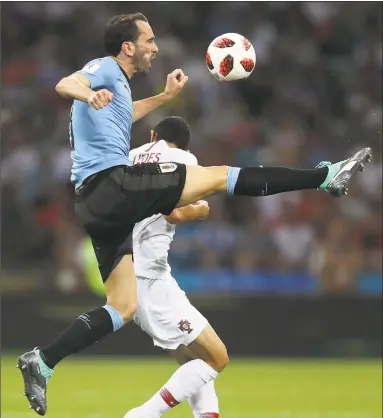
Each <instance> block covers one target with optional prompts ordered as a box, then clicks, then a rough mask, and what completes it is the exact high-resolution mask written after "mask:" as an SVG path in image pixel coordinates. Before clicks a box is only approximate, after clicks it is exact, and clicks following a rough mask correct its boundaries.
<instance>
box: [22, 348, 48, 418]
mask: <svg viewBox="0 0 383 418" xmlns="http://www.w3.org/2000/svg"><path fill="white" fill-rule="evenodd" d="M16 367H17V368H18V369H19V370H20V372H21V374H22V376H23V380H24V396H26V397H27V399H28V402H29V405H30V407H29V408H30V409H33V410H34V411H35V412H36V413H37V414H39V415H45V413H46V411H44V410H43V408H42V407H41V406H40V405H37V404H36V403H35V395H32V393H33V383H32V382H33V377H32V374H31V371H30V368H29V364H28V362H27V361H26V360H24V359H23V357H22V356H21V357H19V359H18V361H17V365H16Z"/></svg>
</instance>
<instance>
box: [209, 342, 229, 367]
mask: <svg viewBox="0 0 383 418" xmlns="http://www.w3.org/2000/svg"><path fill="white" fill-rule="evenodd" d="M228 364H229V355H228V353H227V350H226V347H225V346H223V347H222V348H221V349H220V350H219V352H217V353H216V355H215V356H214V358H213V359H212V360H211V363H210V366H211V367H213V369H214V370H216V371H217V372H219V373H220V372H222V370H224V369H225V368H226V366H227V365H228Z"/></svg>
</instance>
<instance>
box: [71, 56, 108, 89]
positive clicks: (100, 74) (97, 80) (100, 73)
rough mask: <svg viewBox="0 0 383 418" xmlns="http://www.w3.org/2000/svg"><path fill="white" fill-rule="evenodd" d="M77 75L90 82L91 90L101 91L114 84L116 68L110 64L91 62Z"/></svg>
mask: <svg viewBox="0 0 383 418" xmlns="http://www.w3.org/2000/svg"><path fill="white" fill-rule="evenodd" d="M77 74H82V75H83V76H84V77H86V78H87V79H88V80H89V82H90V88H91V89H99V88H103V87H108V86H110V85H111V84H112V83H113V81H112V80H113V76H114V68H113V67H112V66H111V65H109V63H108V62H103V61H101V60H100V61H91V62H89V63H88V64H86V65H85V67H84V68H83V69H82V70H79V71H77Z"/></svg>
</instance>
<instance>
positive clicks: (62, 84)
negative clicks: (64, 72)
mask: <svg viewBox="0 0 383 418" xmlns="http://www.w3.org/2000/svg"><path fill="white" fill-rule="evenodd" d="M66 84H67V77H64V78H62V79H61V80H60V81H59V82H58V83H57V84H56V87H55V90H56V91H57V93H58V94H59V95H60V96H61V97H65V98H66V97H68V96H67V93H66Z"/></svg>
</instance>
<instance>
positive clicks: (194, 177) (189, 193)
mask: <svg viewBox="0 0 383 418" xmlns="http://www.w3.org/2000/svg"><path fill="white" fill-rule="evenodd" d="M227 173H228V167H227V166H216V167H201V166H187V167H186V181H185V186H184V188H183V191H182V194H181V198H180V200H179V202H178V205H177V206H185V205H188V204H190V203H194V202H196V201H197V200H201V199H204V198H205V197H208V196H210V195H212V194H214V193H218V192H223V191H225V190H226V180H227Z"/></svg>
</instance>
